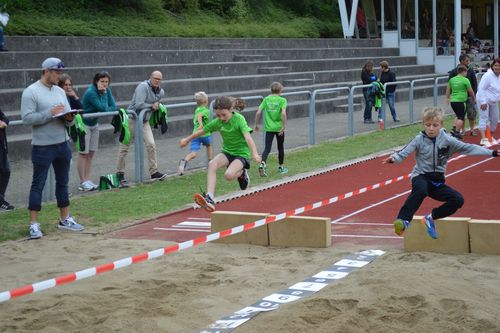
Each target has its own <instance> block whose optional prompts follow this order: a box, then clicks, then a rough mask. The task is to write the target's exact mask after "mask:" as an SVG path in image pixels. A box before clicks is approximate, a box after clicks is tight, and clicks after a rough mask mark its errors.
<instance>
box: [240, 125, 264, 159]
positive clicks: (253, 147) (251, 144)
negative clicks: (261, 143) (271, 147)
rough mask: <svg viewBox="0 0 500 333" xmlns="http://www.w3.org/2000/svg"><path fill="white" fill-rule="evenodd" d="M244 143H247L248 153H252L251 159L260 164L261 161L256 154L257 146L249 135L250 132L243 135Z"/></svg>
mask: <svg viewBox="0 0 500 333" xmlns="http://www.w3.org/2000/svg"><path fill="white" fill-rule="evenodd" d="M244 136H245V141H246V142H247V145H248V148H250V152H251V153H252V158H253V160H254V161H255V162H257V163H260V162H261V161H262V159H261V157H260V155H259V153H258V152H257V146H256V145H255V142H254V141H253V139H252V136H251V135H250V132H246V133H245V134H244Z"/></svg>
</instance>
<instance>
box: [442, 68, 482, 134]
mask: <svg viewBox="0 0 500 333" xmlns="http://www.w3.org/2000/svg"><path fill="white" fill-rule="evenodd" d="M457 72H458V74H457V76H454V77H453V78H451V79H450V80H449V81H448V85H447V86H446V103H447V104H450V105H451V108H452V109H453V112H455V115H456V116H457V119H456V120H455V126H453V129H452V130H451V135H452V136H454V137H456V138H457V139H460V140H462V139H463V136H462V134H461V131H462V129H463V127H464V120H465V109H466V106H467V97H468V96H467V95H470V97H471V98H472V103H473V104H476V96H475V95H474V90H472V86H471V84H470V81H469V79H468V78H467V67H465V66H464V65H459V66H458V67H457ZM450 94H451V95H450Z"/></svg>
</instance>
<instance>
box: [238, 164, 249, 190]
mask: <svg viewBox="0 0 500 333" xmlns="http://www.w3.org/2000/svg"><path fill="white" fill-rule="evenodd" d="M238 183H240V189H242V190H246V189H247V188H248V185H250V177H249V176H248V172H247V170H246V169H243V173H242V174H241V176H239V177H238Z"/></svg>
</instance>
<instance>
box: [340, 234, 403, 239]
mask: <svg viewBox="0 0 500 333" xmlns="http://www.w3.org/2000/svg"><path fill="white" fill-rule="evenodd" d="M332 237H338V238H390V239H403V237H399V236H376V235H332Z"/></svg>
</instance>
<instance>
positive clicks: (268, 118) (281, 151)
mask: <svg viewBox="0 0 500 333" xmlns="http://www.w3.org/2000/svg"><path fill="white" fill-rule="evenodd" d="M281 90H283V86H282V85H281V83H279V82H273V83H272V84H271V94H270V95H269V96H267V97H266V98H264V100H263V101H262V103H260V106H259V109H258V110H257V113H256V114H255V131H258V130H259V123H260V115H261V113H262V112H263V111H264V130H265V131H266V143H265V147H264V152H263V153H262V162H260V165H259V174H260V176H261V177H267V170H266V168H267V166H266V161H267V156H268V155H269V152H270V151H271V147H272V145H273V140H274V137H276V142H277V144H278V163H279V166H278V172H279V173H281V174H285V173H287V172H288V169H287V168H286V167H285V166H284V165H283V163H284V161H285V145H284V143H285V127H286V106H287V100H286V99H285V98H283V97H281V96H280V95H281Z"/></svg>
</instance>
